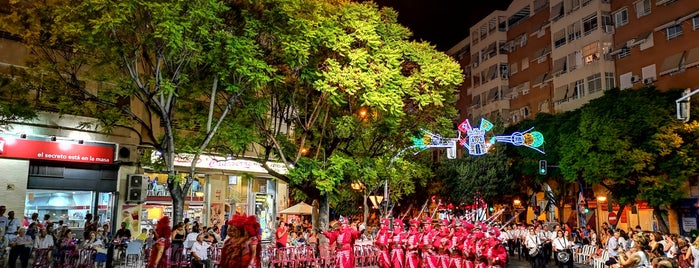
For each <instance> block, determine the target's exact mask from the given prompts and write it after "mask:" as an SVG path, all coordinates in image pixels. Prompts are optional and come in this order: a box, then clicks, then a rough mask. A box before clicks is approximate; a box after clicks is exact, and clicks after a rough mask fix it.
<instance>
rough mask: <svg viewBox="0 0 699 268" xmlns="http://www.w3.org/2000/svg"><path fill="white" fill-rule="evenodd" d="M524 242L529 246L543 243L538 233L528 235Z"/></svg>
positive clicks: (532, 246) (533, 246)
mask: <svg viewBox="0 0 699 268" xmlns="http://www.w3.org/2000/svg"><path fill="white" fill-rule="evenodd" d="M524 244H525V245H526V246H527V248H535V247H538V246H539V244H541V240H540V239H539V237H538V236H536V235H527V236H526V238H525V239H524Z"/></svg>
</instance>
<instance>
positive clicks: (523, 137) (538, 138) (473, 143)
mask: <svg viewBox="0 0 699 268" xmlns="http://www.w3.org/2000/svg"><path fill="white" fill-rule="evenodd" d="M492 128H493V123H491V122H490V121H488V120H487V119H485V118H482V119H481V123H480V126H479V127H477V128H474V127H472V126H471V123H470V122H469V121H468V119H466V120H464V122H462V123H461V124H459V127H458V129H459V131H460V132H459V136H461V134H462V133H463V134H466V138H459V144H461V146H463V147H464V148H465V149H466V150H468V153H469V154H470V155H476V156H477V155H484V154H486V153H488V150H489V149H490V147H491V146H492V145H493V144H494V143H496V142H503V143H509V144H512V145H514V146H525V147H528V148H530V149H533V150H536V151H537V152H540V153H542V154H545V153H544V151H542V150H541V149H539V147H540V146H541V145H543V144H544V135H543V134H541V132H538V131H532V130H533V129H534V127H532V128H530V129H528V130H527V131H524V132H514V133H512V134H510V135H500V136H493V137H491V138H490V140H488V142H486V139H485V135H486V133H487V132H488V131H490V130H491V129H492ZM530 131H531V132H530Z"/></svg>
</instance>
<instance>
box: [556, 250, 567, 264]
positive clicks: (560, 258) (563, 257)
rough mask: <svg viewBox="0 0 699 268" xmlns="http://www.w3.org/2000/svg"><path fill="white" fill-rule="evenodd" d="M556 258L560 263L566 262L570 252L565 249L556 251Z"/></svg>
mask: <svg viewBox="0 0 699 268" xmlns="http://www.w3.org/2000/svg"><path fill="white" fill-rule="evenodd" d="M556 259H557V260H558V261H559V262H561V263H567V262H568V260H570V253H568V252H566V251H559V252H556Z"/></svg>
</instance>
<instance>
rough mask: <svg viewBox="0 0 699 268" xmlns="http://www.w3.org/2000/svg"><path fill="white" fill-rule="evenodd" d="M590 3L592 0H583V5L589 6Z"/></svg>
mask: <svg viewBox="0 0 699 268" xmlns="http://www.w3.org/2000/svg"><path fill="white" fill-rule="evenodd" d="M590 3H592V0H583V1H582V6H587V5H589V4H590Z"/></svg>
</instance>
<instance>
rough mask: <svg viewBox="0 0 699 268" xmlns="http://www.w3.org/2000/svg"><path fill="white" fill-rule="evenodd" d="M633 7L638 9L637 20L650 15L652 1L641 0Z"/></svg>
mask: <svg viewBox="0 0 699 268" xmlns="http://www.w3.org/2000/svg"><path fill="white" fill-rule="evenodd" d="M633 5H634V7H635V8H636V18H640V17H643V16H645V15H648V14H650V0H641V1H638V2H636V3H634V4H633Z"/></svg>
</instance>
